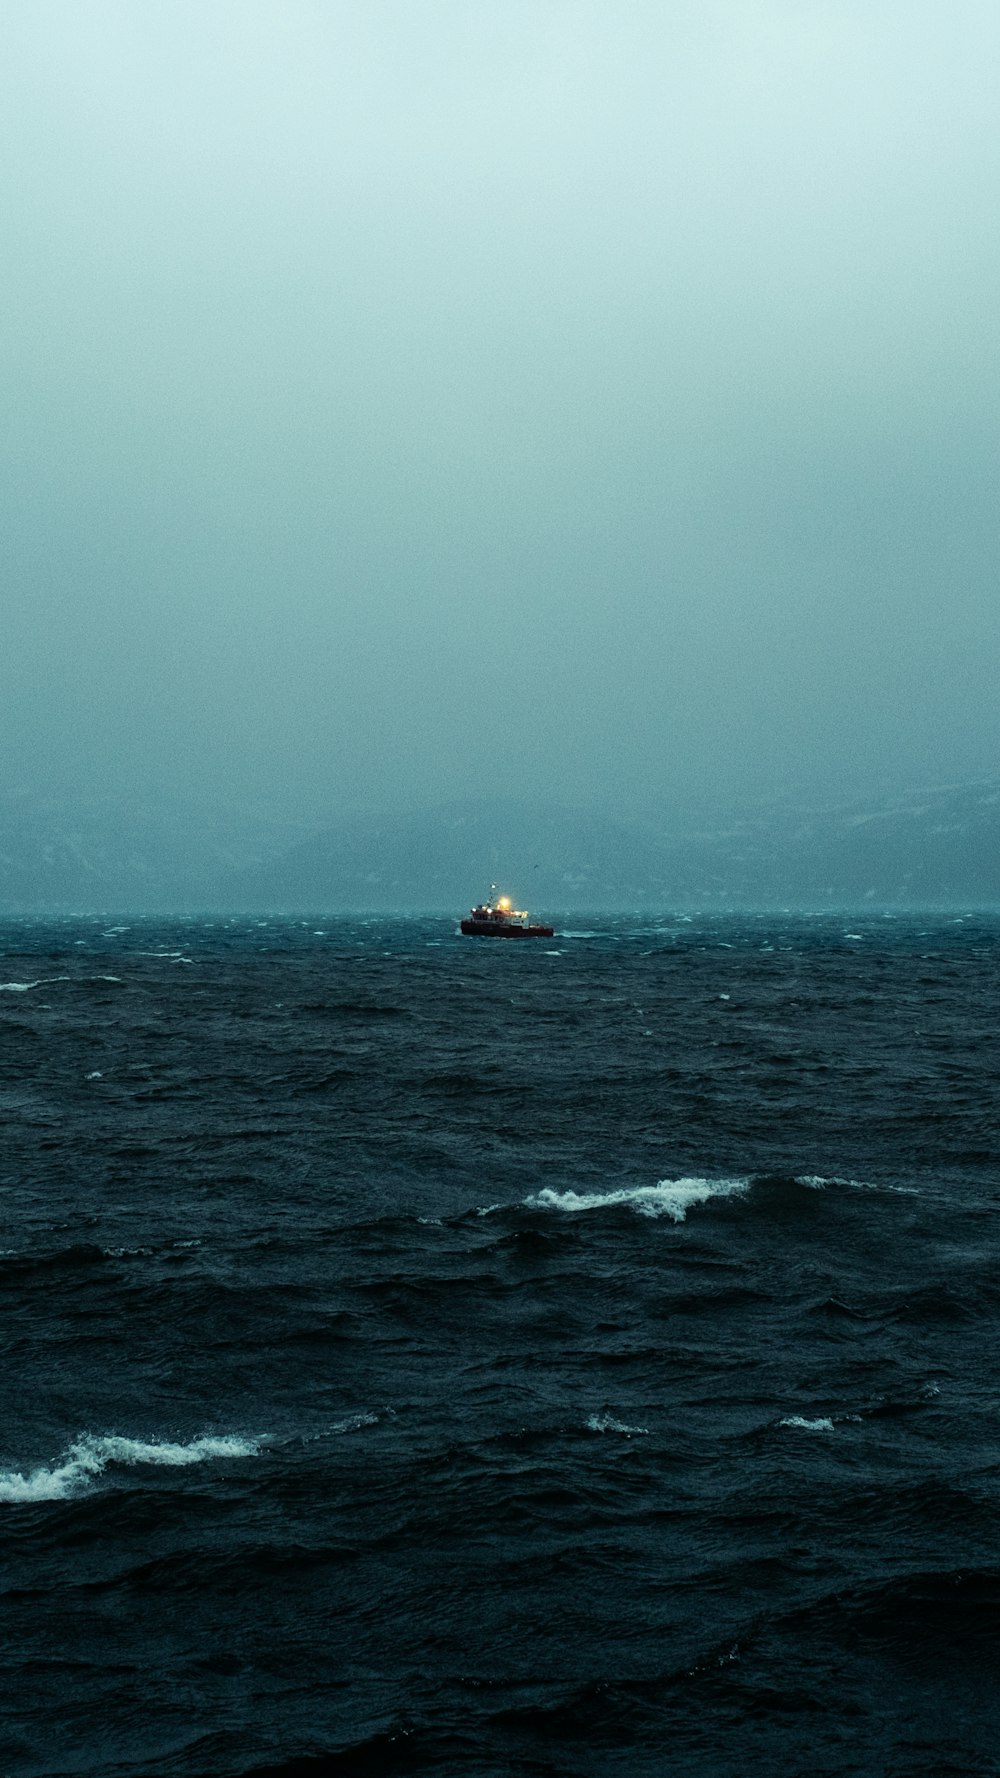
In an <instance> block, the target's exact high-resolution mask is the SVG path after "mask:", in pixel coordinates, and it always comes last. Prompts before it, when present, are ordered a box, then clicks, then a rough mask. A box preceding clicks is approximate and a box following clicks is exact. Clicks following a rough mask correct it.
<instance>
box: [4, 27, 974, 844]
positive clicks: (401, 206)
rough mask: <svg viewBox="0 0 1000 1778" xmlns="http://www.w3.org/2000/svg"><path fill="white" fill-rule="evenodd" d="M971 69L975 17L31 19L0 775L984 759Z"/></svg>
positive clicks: (11, 289) (7, 485)
mask: <svg viewBox="0 0 1000 1778" xmlns="http://www.w3.org/2000/svg"><path fill="white" fill-rule="evenodd" d="M998 91H1000V11H998V10H997V8H996V7H995V5H993V4H980V3H978V0H949V4H948V5H947V6H945V5H942V4H940V3H939V0H934V3H933V4H927V3H924V0H866V3H862V0H659V3H656V4H653V3H647V0H615V3H614V4H612V3H611V0H602V3H596V0H504V3H503V4H499V3H495V4H494V3H492V0H489V3H488V0H340V3H338V0H197V3H194V0H141V4H137V3H136V0H8V4H7V5H6V7H5V8H4V9H3V16H2V22H0V178H2V182H3V189H2V191H0V252H2V264H3V277H2V279H0V321H2V331H3V340H4V345H5V349H4V352H3V355H2V379H3V389H2V401H3V412H4V415H5V420H6V424H5V427H4V449H3V453H2V457H0V498H2V505H3V539H4V558H5V571H4V585H5V593H4V621H3V632H4V649H3V659H4V670H3V682H4V696H3V700H2V709H0V744H2V747H3V751H4V754H5V757H6V761H7V765H6V774H7V777H8V780H9V781H10V782H14V781H16V782H19V783H23V784H28V785H31V786H34V785H37V786H38V787H39V789H40V790H44V789H46V788H47V787H49V786H50V785H57V784H58V785H59V786H60V787H62V786H65V785H66V784H67V783H69V784H80V785H87V786H88V787H93V786H95V785H100V784H102V783H106V784H108V785H109V786H111V787H114V788H121V789H127V790H130V791H133V790H137V791H139V792H142V793H145V792H146V791H147V790H149V791H150V792H153V791H156V790H158V789H161V788H167V789H171V790H174V791H184V790H185V789H191V788H197V789H198V791H199V792H200V793H206V792H207V793H208V794H210V795H213V794H230V793H232V794H239V795H243V794H246V793H249V792H253V791H259V792H261V793H262V794H264V795H266V796H268V797H276V798H279V799H282V800H284V801H287V802H288V804H289V805H290V806H295V807H296V808H301V809H303V810H307V811H310V812H322V811H324V810H326V809H329V810H330V811H331V812H334V813H335V812H336V811H337V810H339V809H340V808H341V807H344V806H348V805H357V804H359V803H362V802H366V801H367V802H370V803H371V804H372V805H374V806H376V807H380V806H382V805H392V806H398V805H399V804H400V803H420V802H424V801H426V802H429V803H433V802H436V801H440V800H443V799H445V798H449V797H452V796H454V795H456V794H464V793H465V792H466V791H469V790H473V791H474V790H475V787H476V784H477V773H479V772H482V771H483V770H484V769H485V768H484V766H483V765H482V763H481V762H482V760H483V758H484V754H485V753H486V752H487V751H488V750H489V749H491V748H496V749H498V750H502V751H504V752H507V751H508V750H509V760H508V765H507V767H506V768H505V770H506V774H507V777H508V784H509V787H511V788H515V787H516V785H517V783H518V782H519V781H521V775H522V774H523V779H524V781H526V782H527V783H536V784H540V785H543V786H544V789H545V794H546V796H547V798H548V799H550V800H551V799H553V798H559V797H567V798H572V799H574V800H578V801H582V802H588V801H595V802H598V803H603V804H608V803H614V804H617V805H619V806H623V807H640V806H642V804H643V803H644V802H646V801H652V800H656V799H658V798H659V797H660V796H662V795H667V796H670V795H673V794H675V793H680V794H684V795H688V794H690V793H692V792H694V793H695V794H698V793H701V792H704V793H705V794H706V795H710V796H716V795H724V796H726V797H727V798H730V797H732V796H736V797H739V796H740V795H742V794H747V795H755V796H756V795H758V794H760V793H761V792H762V791H764V792H766V791H767V790H768V788H769V787H771V786H776V785H779V784H781V783H792V782H794V783H795V784H796V785H801V786H803V787H805V788H806V789H808V788H810V787H812V788H815V789H816V790H817V791H821V792H823V793H826V792H827V791H828V790H829V789H830V788H837V789H841V788H842V789H845V790H849V791H851V790H855V789H858V790H861V789H864V788H866V787H869V786H871V785H872V784H874V783H876V782H878V781H879V780H880V779H882V778H884V777H888V778H891V779H894V780H901V781H904V782H907V781H919V780H921V779H924V778H927V777H929V776H937V777H940V776H949V775H965V774H978V773H981V772H987V771H991V770H994V769H996V761H997V737H998V717H997V712H998V699H997V695H996V680H997V643H998V631H1000V598H998V590H997V479H998V449H997V445H998V419H997V416H998V412H1000V386H998V385H1000V366H998V358H997V344H996V340H997V325H998V324H997V316H998V314H1000V239H998V214H1000V206H998V203H997V192H998V190H1000V178H998V175H1000V108H998V104H997V93H998ZM491 787H492V788H495V781H494V782H493V784H492V785H491Z"/></svg>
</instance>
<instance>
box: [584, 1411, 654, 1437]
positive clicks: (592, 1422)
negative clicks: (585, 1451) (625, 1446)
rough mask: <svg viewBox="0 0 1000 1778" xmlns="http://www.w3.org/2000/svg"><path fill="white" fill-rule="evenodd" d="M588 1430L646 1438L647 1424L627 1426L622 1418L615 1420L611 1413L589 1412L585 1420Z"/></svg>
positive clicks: (647, 1432)
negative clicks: (587, 1418)
mask: <svg viewBox="0 0 1000 1778" xmlns="http://www.w3.org/2000/svg"><path fill="white" fill-rule="evenodd" d="M587 1431H588V1432H617V1433H620V1434H621V1435H622V1436H623V1437H624V1438H648V1436H649V1427H648V1426H627V1425H626V1424H625V1421H624V1420H616V1419H615V1417H614V1415H613V1414H591V1416H590V1419H589V1420H588V1421H587Z"/></svg>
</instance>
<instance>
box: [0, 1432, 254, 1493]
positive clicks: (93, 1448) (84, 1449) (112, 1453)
mask: <svg viewBox="0 0 1000 1778" xmlns="http://www.w3.org/2000/svg"><path fill="white" fill-rule="evenodd" d="M260 1448H261V1440H260V1439H247V1438H236V1437H227V1438H196V1439H192V1440H191V1442H190V1444H186V1445H177V1444H168V1443H163V1444H160V1443H155V1442H154V1443H150V1442H147V1441H145V1440H143V1439H135V1438H118V1437H109V1438H95V1437H93V1436H92V1435H91V1434H89V1433H88V1434H87V1436H86V1437H85V1438H82V1439H78V1440H77V1442H76V1443H75V1444H72V1445H70V1447H69V1450H68V1451H67V1452H66V1455H65V1457H64V1458H63V1460H62V1462H61V1463H58V1464H56V1465H55V1466H54V1468H52V1469H44V1468H38V1469H33V1470H31V1471H30V1472H29V1474H27V1475H25V1474H23V1473H22V1472H21V1471H19V1470H4V1471H0V1502H2V1503H4V1504H7V1505H12V1504H18V1503H25V1502H31V1501H40V1500H67V1499H70V1498H71V1497H72V1496H73V1495H76V1494H80V1493H83V1492H85V1491H86V1489H88V1488H89V1487H91V1486H92V1485H93V1483H94V1481H95V1480H96V1478H97V1477H98V1476H100V1475H102V1474H103V1472H104V1471H105V1470H106V1469H107V1468H108V1466H109V1464H112V1463H115V1464H121V1465H124V1466H125V1467H127V1468H131V1467H134V1466H135V1465H136V1464H141V1463H152V1464H155V1465H157V1466H158V1467H160V1468H168V1469H175V1468H178V1467H184V1466H186V1465H188V1464H190V1463H206V1462H208V1461H210V1460H211V1459H213V1458H227V1457H228V1458H232V1457H256V1456H257V1455H258V1454H259V1452H260Z"/></svg>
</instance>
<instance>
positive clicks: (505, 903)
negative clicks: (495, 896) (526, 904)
mask: <svg viewBox="0 0 1000 1778" xmlns="http://www.w3.org/2000/svg"><path fill="white" fill-rule="evenodd" d="M497 907H498V908H504V909H506V908H509V907H510V896H509V895H501V897H500V900H499V901H498V902H497Z"/></svg>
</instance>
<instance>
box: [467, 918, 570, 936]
mask: <svg viewBox="0 0 1000 1778" xmlns="http://www.w3.org/2000/svg"><path fill="white" fill-rule="evenodd" d="M462 931H463V932H464V933H465V936H466V938H554V937H555V928H554V927H553V926H515V925H513V924H511V925H510V926H503V925H501V923H500V921H499V920H497V921H492V920H490V921H487V920H463V921H462Z"/></svg>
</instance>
